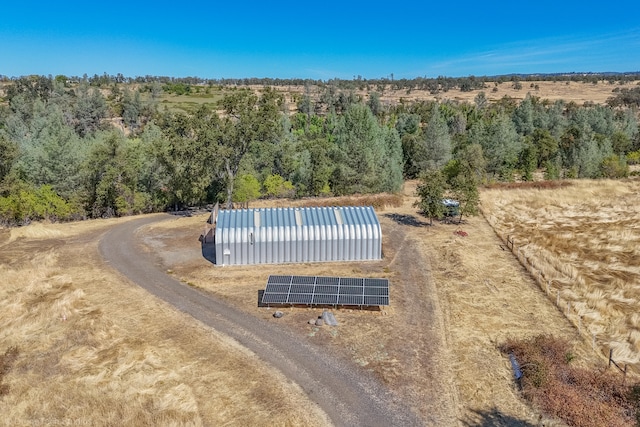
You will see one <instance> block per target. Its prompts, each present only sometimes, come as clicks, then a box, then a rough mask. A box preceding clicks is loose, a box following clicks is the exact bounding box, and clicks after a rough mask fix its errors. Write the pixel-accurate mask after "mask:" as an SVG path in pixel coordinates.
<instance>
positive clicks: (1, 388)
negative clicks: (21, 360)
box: [0, 346, 19, 397]
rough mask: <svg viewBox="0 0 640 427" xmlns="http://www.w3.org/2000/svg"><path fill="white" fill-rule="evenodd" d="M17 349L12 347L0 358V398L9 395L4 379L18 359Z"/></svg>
mask: <svg viewBox="0 0 640 427" xmlns="http://www.w3.org/2000/svg"><path fill="white" fill-rule="evenodd" d="M18 353H19V352H18V347H15V346H12V347H9V348H8V349H7V351H5V352H4V354H3V355H2V356H0V397H1V396H3V395H5V394H7V393H9V385H8V384H4V382H3V381H4V377H5V376H6V375H7V374H8V373H9V371H10V370H11V367H12V366H13V363H14V362H15V361H16V359H17V358H18Z"/></svg>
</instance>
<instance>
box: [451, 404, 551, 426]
mask: <svg viewBox="0 0 640 427" xmlns="http://www.w3.org/2000/svg"><path fill="white" fill-rule="evenodd" d="M473 413H474V414H475V415H471V416H469V417H468V418H469V419H467V420H463V421H462V425H464V426H469V427H538V426H539V425H541V424H539V423H537V424H532V423H530V422H528V421H524V420H520V419H518V418H515V417H513V416H511V415H505V414H503V413H502V412H500V411H499V410H498V409H496V408H493V409H491V410H489V411H480V410H473Z"/></svg>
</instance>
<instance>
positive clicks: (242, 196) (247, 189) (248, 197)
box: [233, 174, 260, 208]
mask: <svg viewBox="0 0 640 427" xmlns="http://www.w3.org/2000/svg"><path fill="white" fill-rule="evenodd" d="M258 197H260V182H259V181H258V180H257V179H256V177H255V176H253V175H251V174H243V175H239V176H238V179H237V182H236V185H235V186H234V188H233V203H238V204H239V205H240V206H243V207H245V208H248V207H249V202H251V201H252V200H255V199H257V198H258Z"/></svg>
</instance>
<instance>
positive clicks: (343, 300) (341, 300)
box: [338, 295, 364, 305]
mask: <svg viewBox="0 0 640 427" xmlns="http://www.w3.org/2000/svg"><path fill="white" fill-rule="evenodd" d="M363 301H364V299H363V297H362V295H338V304H342V305H362V303H363Z"/></svg>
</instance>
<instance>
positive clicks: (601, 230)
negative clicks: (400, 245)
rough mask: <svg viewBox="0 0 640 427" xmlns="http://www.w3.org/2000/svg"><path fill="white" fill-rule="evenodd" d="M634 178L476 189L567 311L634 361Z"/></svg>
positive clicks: (639, 350) (639, 358)
mask: <svg viewBox="0 0 640 427" xmlns="http://www.w3.org/2000/svg"><path fill="white" fill-rule="evenodd" d="M637 186H638V181H637V180H627V181H607V180H602V181H574V182H572V185H570V186H567V187H563V188H555V189H552V190H544V189H542V190H540V189H523V188H519V189H494V190H487V191H484V192H483V193H482V206H483V210H484V212H485V215H486V216H487V218H488V219H489V221H490V222H491V223H492V224H493V226H494V228H495V229H496V231H497V233H499V234H500V235H501V236H503V237H504V236H506V235H510V236H511V238H512V239H515V245H516V253H517V254H518V256H519V257H520V258H521V259H523V260H524V259H526V260H527V261H526V264H527V265H530V266H531V267H530V270H531V272H532V274H533V275H534V276H535V277H536V278H537V279H538V281H539V284H540V286H541V287H542V289H543V290H544V291H545V292H547V293H548V295H549V298H550V299H551V300H552V301H554V302H555V303H558V302H559V305H560V309H561V310H562V311H564V312H565V314H566V315H567V316H568V318H569V319H570V320H571V321H572V322H573V323H574V324H575V325H576V326H580V327H581V330H582V332H583V333H584V334H585V335H586V337H587V338H588V339H591V340H594V341H595V343H596V346H597V348H598V349H599V350H600V351H601V352H602V353H603V354H607V355H608V351H609V348H612V349H613V350H614V353H613V354H614V359H615V360H616V361H618V362H621V363H628V364H631V365H635V367H636V368H638V367H640V366H639V364H640V316H639V315H638V312H639V311H640V245H639V243H640V221H639V220H640V194H639V193H638V192H637Z"/></svg>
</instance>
